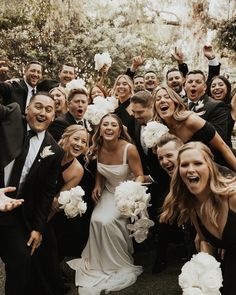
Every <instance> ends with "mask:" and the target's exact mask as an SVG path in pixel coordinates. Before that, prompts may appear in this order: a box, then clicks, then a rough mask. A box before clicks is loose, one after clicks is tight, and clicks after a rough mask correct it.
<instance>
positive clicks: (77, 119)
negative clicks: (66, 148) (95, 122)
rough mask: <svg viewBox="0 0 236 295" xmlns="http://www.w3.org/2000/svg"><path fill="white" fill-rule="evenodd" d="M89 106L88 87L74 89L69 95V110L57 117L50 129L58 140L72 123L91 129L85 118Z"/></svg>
mask: <svg viewBox="0 0 236 295" xmlns="http://www.w3.org/2000/svg"><path fill="white" fill-rule="evenodd" d="M87 107H88V93H87V91H86V89H84V88H78V89H72V90H71V91H70V93H69V96H68V112H66V113H65V114H63V115H61V116H60V117H58V118H56V119H55V120H54V121H53V122H52V124H51V125H50V126H49V129H48V131H49V132H50V133H51V135H52V136H53V137H54V139H55V140H56V141H57V142H58V141H59V140H60V139H61V136H62V134H63V132H64V130H65V129H66V128H67V127H68V126H70V125H72V124H79V125H82V126H84V127H85V128H86V129H87V130H88V129H89V123H88V122H87V121H86V120H85V119H84V114H85V112H86V110H87ZM88 131H89V130H88Z"/></svg>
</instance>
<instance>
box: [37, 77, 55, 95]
mask: <svg viewBox="0 0 236 295" xmlns="http://www.w3.org/2000/svg"><path fill="white" fill-rule="evenodd" d="M58 86H59V82H58V81H57V80H53V79H44V80H42V81H40V82H39V83H38V84H37V91H48V92H49V91H50V90H51V89H53V88H55V87H58Z"/></svg>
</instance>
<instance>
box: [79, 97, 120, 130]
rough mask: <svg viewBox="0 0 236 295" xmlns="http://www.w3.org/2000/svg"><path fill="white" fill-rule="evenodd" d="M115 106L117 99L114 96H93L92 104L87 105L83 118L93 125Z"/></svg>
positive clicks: (111, 111)
mask: <svg viewBox="0 0 236 295" xmlns="http://www.w3.org/2000/svg"><path fill="white" fill-rule="evenodd" d="M117 106H118V101H117V99H116V98H115V97H107V98H104V97H101V96H97V97H95V98H94V100H93V104H90V105H88V107H87V110H86V113H85V114H84V118H85V119H86V120H88V121H90V122H91V123H92V124H93V125H98V124H99V123H100V121H101V119H102V117H103V116H105V115H106V114H108V113H113V112H114V110H115V109H116V107H117Z"/></svg>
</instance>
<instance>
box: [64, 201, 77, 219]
mask: <svg viewBox="0 0 236 295" xmlns="http://www.w3.org/2000/svg"><path fill="white" fill-rule="evenodd" d="M64 212H65V214H66V216H67V217H68V218H74V217H76V216H77V215H78V214H79V210H78V208H77V206H76V204H75V203H73V202H70V203H69V204H67V205H66V206H65V208H64Z"/></svg>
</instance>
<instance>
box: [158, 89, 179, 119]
mask: <svg viewBox="0 0 236 295" xmlns="http://www.w3.org/2000/svg"><path fill="white" fill-rule="evenodd" d="M155 109H156V111H157V113H158V115H159V116H160V118H161V119H163V120H165V119H167V118H168V117H172V116H173V113H174V111H175V103H174V101H173V100H172V99H171V98H170V96H169V94H168V93H167V91H166V90H165V89H160V90H158V91H157V92H156V95H155Z"/></svg>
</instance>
